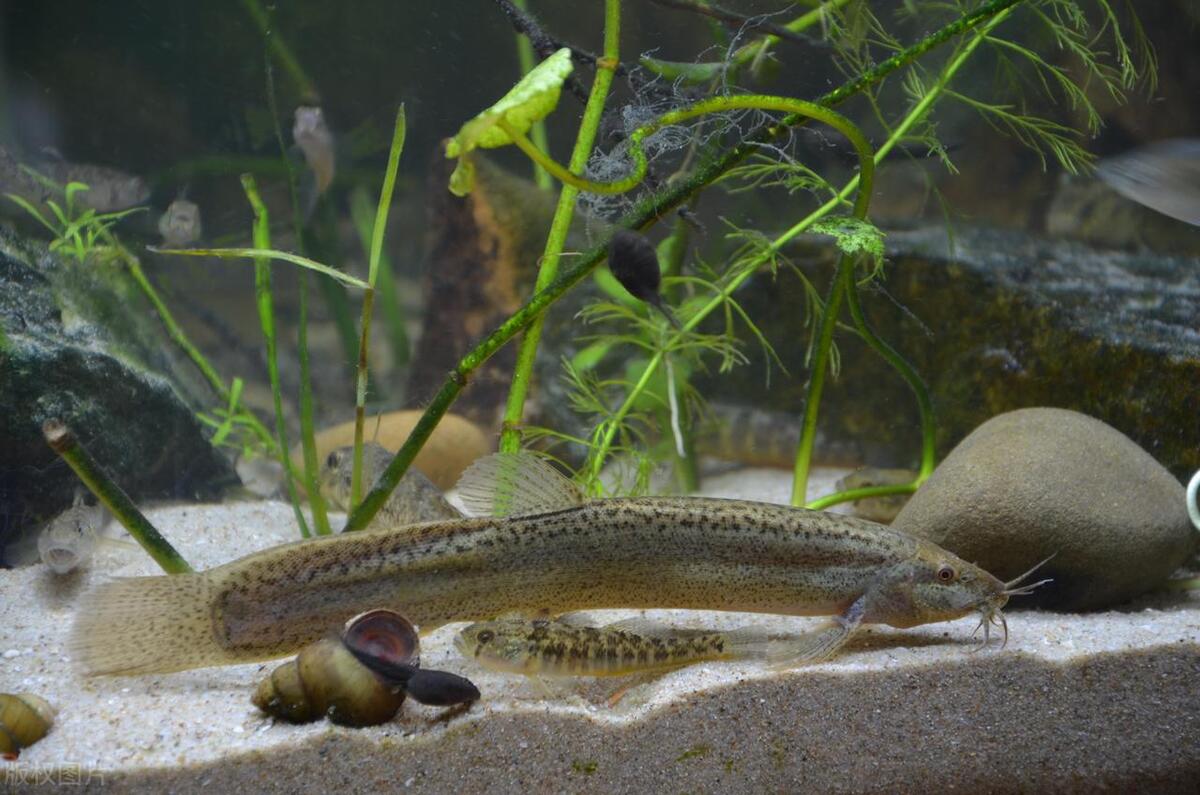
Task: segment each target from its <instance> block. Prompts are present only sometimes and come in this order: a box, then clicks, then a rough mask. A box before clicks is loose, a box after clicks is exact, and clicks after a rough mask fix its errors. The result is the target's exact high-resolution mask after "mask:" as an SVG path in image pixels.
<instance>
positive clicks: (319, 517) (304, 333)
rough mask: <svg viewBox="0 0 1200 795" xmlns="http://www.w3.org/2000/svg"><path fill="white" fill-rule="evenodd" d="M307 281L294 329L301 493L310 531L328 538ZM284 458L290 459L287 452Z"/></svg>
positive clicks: (303, 280) (302, 286)
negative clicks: (305, 499) (320, 475)
mask: <svg viewBox="0 0 1200 795" xmlns="http://www.w3.org/2000/svg"><path fill="white" fill-rule="evenodd" d="M308 280H309V275H308V274H307V273H301V274H300V311H299V318H298V319H297V323H298V324H299V326H298V328H297V330H296V349H297V353H298V354H299V357H300V449H301V450H302V451H303V455H304V491H305V492H306V493H307V494H308V505H309V508H310V509H311V510H312V517H313V530H314V531H315V532H316V534H317V535H319V536H327V535H330V534H332V533H333V528H332V527H330V525H329V513H328V511H327V510H326V506H325V498H324V497H323V496H321V487H320V483H319V481H318V473H319V472H320V467H319V465H318V463H317V445H316V424H315V423H314V421H313V413H314V411H313V393H312V372H311V369H310V367H309V360H308ZM284 455H288V457H289V458H290V455H289V454H288V452H287V451H286V450H285V451H284Z"/></svg>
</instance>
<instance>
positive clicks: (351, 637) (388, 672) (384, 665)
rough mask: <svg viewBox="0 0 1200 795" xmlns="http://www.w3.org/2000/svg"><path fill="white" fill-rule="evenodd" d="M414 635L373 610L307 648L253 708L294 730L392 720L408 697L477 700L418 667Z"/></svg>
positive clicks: (471, 691) (389, 614) (261, 690)
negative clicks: (321, 722) (322, 722)
mask: <svg viewBox="0 0 1200 795" xmlns="http://www.w3.org/2000/svg"><path fill="white" fill-rule="evenodd" d="M419 650H420V644H419V641H418V640H417V631H416V629H415V628H414V627H413V625H412V623H411V622H409V621H408V619H406V618H405V617H404V616H402V615H400V614H399V613H396V612H393V611H391V610H371V611H368V612H366V613H362V614H360V615H358V616H355V617H354V618H352V619H350V620H349V621H348V622H346V626H345V628H344V629H343V630H342V634H341V635H340V636H330V637H327V638H323V639H322V640H319V641H317V642H316V643H313V644H311V645H309V646H307V647H305V648H304V649H303V650H302V651H301V652H300V654H299V655H298V656H297V657H296V659H295V660H291V661H289V662H286V663H284V664H283V665H281V666H279V667H278V668H276V669H275V670H274V671H272V672H271V675H270V676H268V677H267V678H266V679H264V680H263V681H262V682H260V683H259V686H258V689H257V690H256V691H255V693H254V696H253V698H252V699H251V700H252V701H253V702H254V705H255V706H257V707H258V708H259V709H261V710H263V711H264V712H266V713H268V714H270V715H274V716H275V717H277V718H280V719H282V720H286V721H288V722H291V723H308V722H309V721H314V720H318V719H320V718H321V717H322V716H326V717H328V718H329V719H330V720H331V721H333V722H334V723H338V724H341V725H343V726H375V725H378V724H380V723H386V722H387V721H389V720H391V719H392V718H393V717H394V716H395V714H396V712H398V711H399V709H400V705H401V704H403V703H404V698H405V696H406V695H411V696H412V697H413V698H415V699H416V700H417V701H420V702H421V703H423V704H430V705H433V706H449V705H452V704H462V703H466V702H469V701H475V700H476V699H478V698H479V691H478V690H477V689H476V688H475V686H474V685H473V684H471V682H470V681H469V680H467V679H464V678H463V677H461V676H457V675H455V674H451V673H447V672H445V671H424V670H421V668H420V667H419V666H420V653H419Z"/></svg>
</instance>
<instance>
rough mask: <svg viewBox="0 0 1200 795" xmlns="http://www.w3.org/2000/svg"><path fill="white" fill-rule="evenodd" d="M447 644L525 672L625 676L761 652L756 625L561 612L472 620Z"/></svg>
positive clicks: (497, 667)
mask: <svg viewBox="0 0 1200 795" xmlns="http://www.w3.org/2000/svg"><path fill="white" fill-rule="evenodd" d="M454 645H455V647H456V648H457V649H458V651H459V652H460V653H461V654H462V655H463V656H464V657H466V658H468V659H473V660H475V661H476V662H478V663H479V664H480V665H482V666H483V667H484V668H488V669H490V670H493V671H502V672H505V673H515V674H523V675H525V676H624V675H626V674H634V673H644V672H648V671H664V670H669V669H671V668H680V667H682V666H685V665H691V664H692V663H697V662H703V661H710V660H735V659H744V658H747V657H764V656H766V651H767V643H766V638H765V637H764V636H763V634H762V633H760V632H757V631H753V630H747V629H736V630H732V631H728V632H719V631H705V630H681V629H674V628H672V627H666V626H662V625H659V624H655V623H653V622H651V621H648V620H646V619H631V620H627V621H618V622H617V623H615V624H609V625H607V626H603V627H592V626H585V625H582V624H577V623H575V622H573V621H564V620H563V619H561V618H560V619H533V620H529V619H524V618H501V619H497V620H495V621H480V622H478V623H475V624H471V625H470V626H468V627H467V628H466V629H464V630H462V631H461V632H459V633H458V636H457V637H455V639H454Z"/></svg>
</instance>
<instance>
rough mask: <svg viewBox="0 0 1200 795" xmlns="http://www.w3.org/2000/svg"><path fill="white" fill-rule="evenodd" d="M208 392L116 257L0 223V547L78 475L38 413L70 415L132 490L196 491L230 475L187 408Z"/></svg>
mask: <svg viewBox="0 0 1200 795" xmlns="http://www.w3.org/2000/svg"><path fill="white" fill-rule="evenodd" d="M218 402H219V401H218V398H217V397H216V396H215V395H213V394H212V393H211V391H209V389H208V387H207V385H206V384H205V383H204V382H203V381H202V380H201V379H200V378H199V376H198V374H197V373H196V371H195V368H194V366H193V365H192V364H191V363H190V362H189V361H186V360H184V359H183V357H182V356H181V355H179V354H177V353H176V349H175V346H174V345H173V343H171V342H170V341H169V340H168V339H167V337H166V334H165V333H164V332H163V330H162V326H161V324H160V322H159V320H158V317H157V315H156V314H155V313H154V311H153V309H152V308H151V307H150V305H149V303H148V302H147V301H146V300H145V298H144V297H143V296H142V295H141V293H140V291H139V290H138V288H137V286H136V285H135V284H133V282H132V280H131V279H130V278H129V277H128V275H127V274H126V272H125V271H124V270H123V269H122V268H121V267H120V266H119V265H117V264H115V263H104V262H93V261H90V260H89V261H87V262H84V263H79V262H76V261H75V260H72V259H68V258H61V257H57V256H54V255H53V254H50V253H48V252H47V251H46V249H45V247H44V246H42V245H35V244H26V243H23V242H21V241H19V240H18V239H17V238H15V237H13V236H12V235H10V234H8V233H6V232H4V231H3V230H0V548H2V547H3V546H4V544H5V542H6V541H7V540H11V538H12V537H13V536H14V535H15V534H16V532H17V531H18V530H19V529H20V528H22V527H28V526H30V525H31V524H32V523H33V522H35V521H36V520H37V519H39V518H45V517H47V516H48V515H51V514H53V513H55V512H57V511H59V510H62V509H63V508H65V507H67V506H68V505H70V504H71V499H72V495H73V493H74V490H75V488H76V486H77V485H78V483H79V481H78V479H77V478H76V477H75V475H74V473H72V472H71V470H70V469H69V468H68V467H67V466H66V465H65V464H64V463H62V462H61V461H59V460H58V459H57V457H56V456H55V455H54V453H53V452H51V451H50V449H49V448H48V447H47V446H46V443H45V441H44V440H43V439H42V433H41V427H42V423H43V422H44V421H46V420H47V419H50V418H55V417H56V418H59V419H62V420H63V421H64V422H66V423H67V424H68V425H69V426H71V428H72V429H73V430H74V431H75V433H76V435H77V436H78V437H79V439H80V440H81V441H82V442H83V443H84V445H85V446H86V447H87V448H88V450H89V451H90V452H91V453H92V456H93V457H94V458H95V459H96V460H97V461H98V462H99V463H100V464H101V466H102V467H103V468H104V469H105V470H106V471H108V472H109V474H110V475H111V476H112V477H113V478H114V479H115V480H116V482H117V483H118V484H119V485H120V486H121V487H122V488H124V489H125V490H126V491H127V492H129V493H130V495H131V496H133V497H134V498H135V499H139V498H152V497H189V498H194V497H197V496H211V495H213V494H214V493H215V492H216V490H217V489H218V488H219V487H221V486H222V485H224V484H227V483H236V482H237V480H236V475H235V474H234V473H233V470H232V467H231V466H230V464H229V462H228V461H227V460H226V459H225V457H224V456H223V455H222V454H220V453H219V452H218V451H217V450H216V449H215V448H213V446H212V445H211V444H209V442H208V439H207V434H206V433H205V432H204V428H203V426H201V424H200V423H199V422H198V421H197V419H196V412H197V411H199V410H203V409H211V408H213V407H214V406H215V405H217V403H218Z"/></svg>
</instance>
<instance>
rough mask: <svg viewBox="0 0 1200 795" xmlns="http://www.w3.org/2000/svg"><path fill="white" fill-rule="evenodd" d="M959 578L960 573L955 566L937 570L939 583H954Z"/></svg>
mask: <svg viewBox="0 0 1200 795" xmlns="http://www.w3.org/2000/svg"><path fill="white" fill-rule="evenodd" d="M957 576H958V572H956V571H955V570H954V567H953V566H942V567H941V568H940V569H938V570H937V578H938V582H954V580H955V578H956V577H957Z"/></svg>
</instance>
